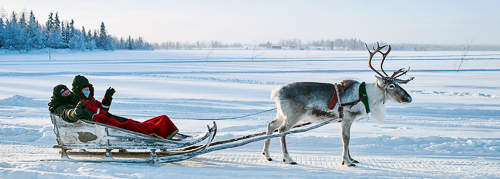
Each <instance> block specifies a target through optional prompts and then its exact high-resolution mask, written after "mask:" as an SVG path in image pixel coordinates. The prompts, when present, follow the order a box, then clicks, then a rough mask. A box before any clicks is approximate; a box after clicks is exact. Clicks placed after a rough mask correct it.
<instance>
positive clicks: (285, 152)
mask: <svg viewBox="0 0 500 179" xmlns="http://www.w3.org/2000/svg"><path fill="white" fill-rule="evenodd" d="M289 129H290V127H289V126H288V125H287V124H283V125H282V126H281V128H280V129H278V132H279V133H283V132H286V131H288V130H289ZM285 137H286V135H284V136H283V137H280V139H281V150H283V162H285V163H286V164H291V165H295V164H297V162H295V161H293V159H292V157H290V155H289V154H288V149H287V148H286V140H285Z"/></svg>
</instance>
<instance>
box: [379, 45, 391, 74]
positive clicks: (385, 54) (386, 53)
mask: <svg viewBox="0 0 500 179" xmlns="http://www.w3.org/2000/svg"><path fill="white" fill-rule="evenodd" d="M378 52H379V53H380V54H382V62H380V70H382V73H384V75H385V76H389V75H387V73H385V71H384V68H383V67H382V65H384V61H385V57H387V55H388V54H389V52H391V46H390V45H389V48H388V49H387V52H385V53H383V52H381V51H378Z"/></svg>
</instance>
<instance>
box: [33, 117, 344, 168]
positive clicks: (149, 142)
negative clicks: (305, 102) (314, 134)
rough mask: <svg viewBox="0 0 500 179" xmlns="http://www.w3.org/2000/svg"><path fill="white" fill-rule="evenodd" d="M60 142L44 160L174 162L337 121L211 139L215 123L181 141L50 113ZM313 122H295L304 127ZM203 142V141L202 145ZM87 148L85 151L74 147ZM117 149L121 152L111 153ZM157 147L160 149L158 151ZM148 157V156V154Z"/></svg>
mask: <svg viewBox="0 0 500 179" xmlns="http://www.w3.org/2000/svg"><path fill="white" fill-rule="evenodd" d="M50 117H51V120H52V124H53V127H54V133H55V134H56V139H57V144H56V145H54V148H60V149H61V159H47V160H43V161H72V162H123V163H171V162H178V161H183V160H187V159H190V158H193V157H195V156H198V155H201V154H204V153H208V152H213V151H217V150H222V149H227V148H234V147H238V146H243V145H246V144H249V143H252V142H256V141H260V140H265V139H269V138H275V137H282V136H284V135H288V134H292V133H300V132H305V131H309V130H312V129H315V128H318V127H321V126H323V125H326V124H328V123H331V122H334V121H338V120H336V119H331V120H328V121H326V122H323V123H321V124H317V125H315V126H311V127H308V128H305V129H298V130H291V131H288V132H285V133H280V134H274V135H266V132H261V133H256V134H250V135H246V136H241V137H236V138H231V139H227V140H221V141H212V140H213V139H214V138H215V135H216V132H217V126H216V124H215V122H214V126H213V127H208V131H207V132H204V133H202V134H200V135H197V136H194V137H188V138H186V139H182V140H180V141H175V140H168V139H163V138H158V137H153V136H149V135H145V134H142V133H137V132H133V131H129V130H125V129H121V128H118V127H114V126H110V125H106V124H101V123H97V122H93V121H87V120H79V121H77V122H74V123H68V122H66V121H64V120H63V119H62V118H61V117H59V116H58V115H55V114H52V113H51V114H50ZM308 124H310V123H305V124H301V125H296V126H294V127H302V126H305V125H308ZM202 143H203V144H202ZM72 149H84V150H80V151H78V150H76V151H75V150H72ZM89 149H91V150H93V149H101V150H102V149H105V152H102V151H101V152H94V151H89ZM113 149H118V150H119V151H120V152H111V151H112V150H113ZM129 149H142V150H144V149H146V150H149V152H133V151H132V152H131V151H128V150H129ZM157 150H159V151H158V152H157ZM148 154H149V159H132V160H130V159H129V160H126V159H115V158H113V155H116V156H118V157H121V156H125V155H126V156H133V157H135V158H137V157H138V156H141V155H142V158H144V155H148ZM72 155H76V156H82V155H83V156H90V155H100V156H104V158H103V159H73V158H70V157H69V156H72ZM146 157H147V156H146Z"/></svg>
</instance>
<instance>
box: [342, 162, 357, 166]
mask: <svg viewBox="0 0 500 179" xmlns="http://www.w3.org/2000/svg"><path fill="white" fill-rule="evenodd" d="M356 163H357V161H356ZM344 164H345V163H344V162H342V165H344ZM345 166H346V167H354V166H356V165H355V164H352V163H351V164H349V165H345Z"/></svg>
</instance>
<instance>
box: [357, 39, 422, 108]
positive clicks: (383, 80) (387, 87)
mask: <svg viewBox="0 0 500 179" xmlns="http://www.w3.org/2000/svg"><path fill="white" fill-rule="evenodd" d="M365 46H366V50H368V53H370V60H369V61H368V65H369V67H370V68H371V69H372V70H373V71H374V72H375V73H377V74H378V75H379V76H380V77H379V76H375V77H376V78H377V86H378V87H379V88H380V89H381V90H382V91H383V93H384V99H383V100H384V101H383V102H384V103H385V101H386V99H389V100H390V101H393V102H396V103H410V102H411V100H412V99H411V96H410V95H409V94H408V93H407V92H406V90H405V89H403V88H402V87H401V86H399V84H406V83H408V82H410V81H411V80H413V77H410V78H408V79H407V80H401V79H398V77H400V76H402V75H404V74H406V73H407V72H408V71H409V70H410V67H408V70H406V71H403V70H404V68H401V69H399V70H398V71H396V72H394V73H393V74H392V75H391V76H390V77H389V75H387V73H385V71H384V68H383V67H382V66H383V64H384V61H385V57H387V55H388V54H389V52H390V51H391V46H390V45H389V48H388V49H387V51H386V52H385V53H384V52H381V51H380V50H382V49H383V48H385V47H386V46H387V45H384V46H382V47H381V46H380V45H379V43H378V42H377V48H376V49H375V48H373V50H374V51H373V52H371V51H370V49H368V45H366V43H365ZM377 52H378V53H380V54H382V61H381V62H380V70H381V71H382V73H383V74H384V75H382V74H381V73H380V72H378V71H377V70H375V69H374V68H373V66H372V58H373V56H374V55H375V54H376V53H377Z"/></svg>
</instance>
